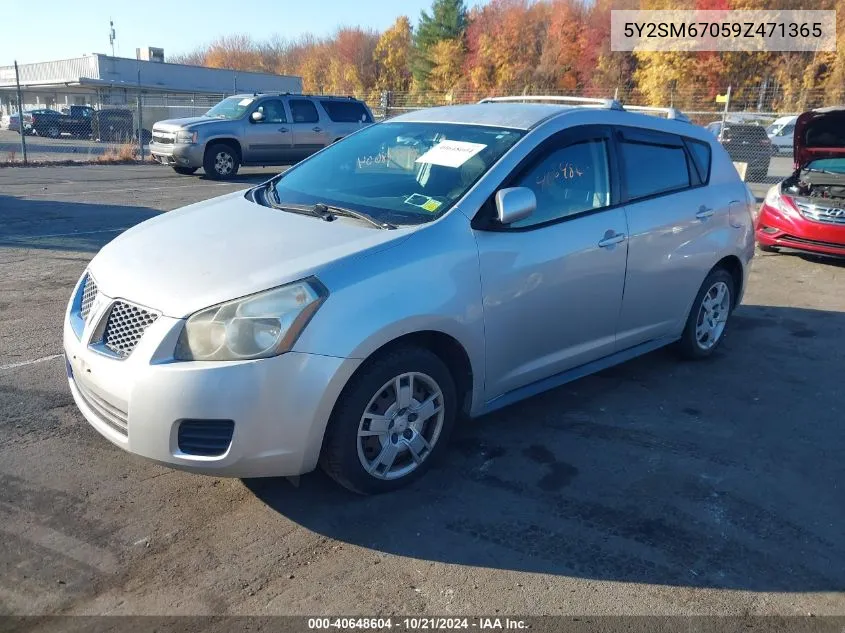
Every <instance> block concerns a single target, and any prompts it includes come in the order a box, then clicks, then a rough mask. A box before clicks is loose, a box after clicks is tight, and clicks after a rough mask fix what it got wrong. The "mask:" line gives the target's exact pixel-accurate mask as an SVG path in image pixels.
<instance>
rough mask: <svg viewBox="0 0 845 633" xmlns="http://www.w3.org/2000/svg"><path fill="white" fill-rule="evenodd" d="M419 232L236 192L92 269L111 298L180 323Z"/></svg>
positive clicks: (127, 244) (158, 224)
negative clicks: (330, 218)
mask: <svg viewBox="0 0 845 633" xmlns="http://www.w3.org/2000/svg"><path fill="white" fill-rule="evenodd" d="M413 232H414V228H413V227H411V228H407V229H405V228H403V229H396V230H381V229H376V228H372V227H370V226H369V225H366V224H363V223H361V222H359V221H357V220H354V219H351V218H337V219H336V220H335V221H334V222H325V221H324V220H321V219H319V218H314V217H310V216H305V215H299V214H295V213H290V212H286V211H280V210H278V209H272V208H269V207H265V206H261V205H259V204H256V203H254V202H251V201H249V200H247V199H246V198H245V197H244V193H243V192H236V193H232V194H228V195H225V196H222V197H220V198H215V199H213V200H207V201H205V202H199V203H197V204H193V205H190V206H187V207H184V208H182V209H178V210H176V211H171V212H168V213H162V214H161V215H159V216H156V217H154V218H151V219H149V220H147V221H146V222H142V223H141V224H138V225H137V226H135V227H133V228H131V229H129V230H128V231H126V232H124V233H123V234H121V235H120V236H119V237H117V238H116V239H115V240H113V241H112V242H110V243H109V244H107V245H106V246H105V247H104V248H103V249H102V250H101V251H100V252H99V253H98V254H97V256H96V257H95V258H94V259H93V260H92V262H91V264H90V266H89V271H90V273H91V274H92V275H93V277H94V278H95V279H96V280H97V285H98V287H99V289H100V291H101V292H103V293H104V294H105V295H107V296H109V297H111V298H121V299H125V300H127V301H131V302H134V303H138V304H140V305H143V306H146V307H148V308H152V309H154V310H157V311H160V312H162V313H163V314H165V315H167V316H171V317H175V318H182V317H186V316H188V315H190V314H192V313H194V312H196V311H197V310H201V309H203V308H206V307H208V306H212V305H215V304H217V303H221V302H223V301H228V300H230V299H235V298H237V297H242V296H245V295H249V294H252V293H255V292H260V291H262V290H266V289H268V288H273V287H276V286H280V285H282V284H285V283H288V282H292V281H296V280H298V279H302V278H304V277H307V276H309V275H313V274H317V273H319V271H320V270H322V269H324V268H325V267H326V266H327V265H330V264H332V263H336V262H338V261H339V260H348V259H349V258H352V257H356V256H362V255H364V254H367V253H372V252H376V251H378V250H382V249H384V248H388V247H389V246H391V245H395V244H398V243H399V242H400V241H402V240H404V239H405V238H407V237H408V236H409V235H410V234H411V233H413ZM329 290H331V289H329Z"/></svg>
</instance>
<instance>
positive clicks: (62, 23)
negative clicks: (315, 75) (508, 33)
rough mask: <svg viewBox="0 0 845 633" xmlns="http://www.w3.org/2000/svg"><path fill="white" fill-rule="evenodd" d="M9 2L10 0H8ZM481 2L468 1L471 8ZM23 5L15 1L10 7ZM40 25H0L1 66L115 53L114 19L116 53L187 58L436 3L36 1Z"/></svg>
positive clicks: (388, 19) (375, 21) (378, 19)
mask: <svg viewBox="0 0 845 633" xmlns="http://www.w3.org/2000/svg"><path fill="white" fill-rule="evenodd" d="M10 1H11V0H10ZM483 2H484V0H467V2H466V4H467V6H468V7H471V6H474V5H477V4H483ZM13 6H19V7H20V6H22V5H20V4H19V3H16V2H12V4H11V5H10V6H9V7H8V8H12V7H13ZM35 7H37V13H38V15H39V16H41V17H40V19H29V18H27V19H21V20H19V19H17V17H15V16H16V10H15V9H12V13H11V15H10V14H9V12H8V8H7V10H6V11H5V12H4V13H5V14H6V15H5V17H4V18H2V19H0V66H5V65H10V64H12V63H13V62H14V61H15V60H17V61H18V62H20V63H28V62H39V61H51V60H57V59H67V58H70V57H79V56H81V55H83V54H85V53H106V54H108V53H110V52H111V47H110V45H109V19H112V20H113V21H114V29H115V33H116V35H117V39H116V41H115V46H114V52H115V55H118V56H120V57H132V58H134V57H135V49H136V48H138V47H145V46H157V47H160V48H163V49H164V59H165V61H166V60H167V57H168V55H175V54H177V53H184V52H188V51H191V50H194V49H195V48H197V47H199V46H201V45H202V44H205V43H208V42H210V41H212V40H214V39H215V38H217V37H218V36H220V35H233V34H236V33H245V34H248V35H251V36H252V37H253V38H255V39H258V40H261V39H266V38H269V37H272V36H273V35H276V34H278V35H280V36H282V37H288V38H294V37H296V36H297V35H300V34H302V33H306V32H311V33H314V34H316V35H328V34H330V33H331V32H333V31H334V30H335V29H336V28H337V27H338V26H363V27H370V28H373V29H376V30H379V31H383V30H384V29H386V28H387V27H388V26H390V25H391V24H392V23H393V21H394V20H395V19H396V18H397V17H398V16H400V15H407V16H408V17H409V18H410V19H411V24H413V25H416V23H417V19H418V18H419V15H420V11H421V10H423V9H429V8H430V7H431V0H311V1H310V2H308V1H306V2H303V1H302V0H299V1H291V0H264V1H263V2H251V1H250V0H199V2H185V1H184V0H177V1H175V2H167V3H162V2H138V1H137V0H135V1H134V2H128V1H127V0H86V1H85V2H81V3H80V2H71V1H69V0H38V2H37V3H36V5H35Z"/></svg>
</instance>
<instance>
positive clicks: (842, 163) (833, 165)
mask: <svg viewBox="0 0 845 633" xmlns="http://www.w3.org/2000/svg"><path fill="white" fill-rule="evenodd" d="M804 169H814V170H816V171H830V172H833V173H836V174H845V158H820V159H819V160H814V161H810V162H809V163H807V164H806V165H805V166H804Z"/></svg>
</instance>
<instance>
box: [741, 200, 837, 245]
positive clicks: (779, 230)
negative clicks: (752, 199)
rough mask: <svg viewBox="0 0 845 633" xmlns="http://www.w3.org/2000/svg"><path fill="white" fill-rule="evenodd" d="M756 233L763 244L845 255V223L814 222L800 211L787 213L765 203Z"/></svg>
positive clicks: (758, 219) (759, 241)
mask: <svg viewBox="0 0 845 633" xmlns="http://www.w3.org/2000/svg"><path fill="white" fill-rule="evenodd" d="M755 236H756V238H757V242H758V243H759V244H760V245H762V246H774V247H779V248H789V249H792V250H798V251H804V252H808V253H819V254H822V255H838V256H845V226H835V225H830V224H823V223H821V222H814V221H812V220H808V219H807V218H805V217H803V216H802V215H801V214H800V213H799V212H797V211H789V212H783V211H781V210H779V209H776V208H774V207H772V206H770V205H768V204H765V203H764V204H763V206H762V207H761V209H760V215H759V216H758V217H757V224H756V230H755Z"/></svg>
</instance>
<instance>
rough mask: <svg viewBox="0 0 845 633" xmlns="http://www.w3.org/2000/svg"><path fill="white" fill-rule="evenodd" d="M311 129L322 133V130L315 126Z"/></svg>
mask: <svg viewBox="0 0 845 633" xmlns="http://www.w3.org/2000/svg"><path fill="white" fill-rule="evenodd" d="M311 129H312V130H314V131H315V132H322V131H323V128H321V127H317V126H314V127H312V128H311Z"/></svg>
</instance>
